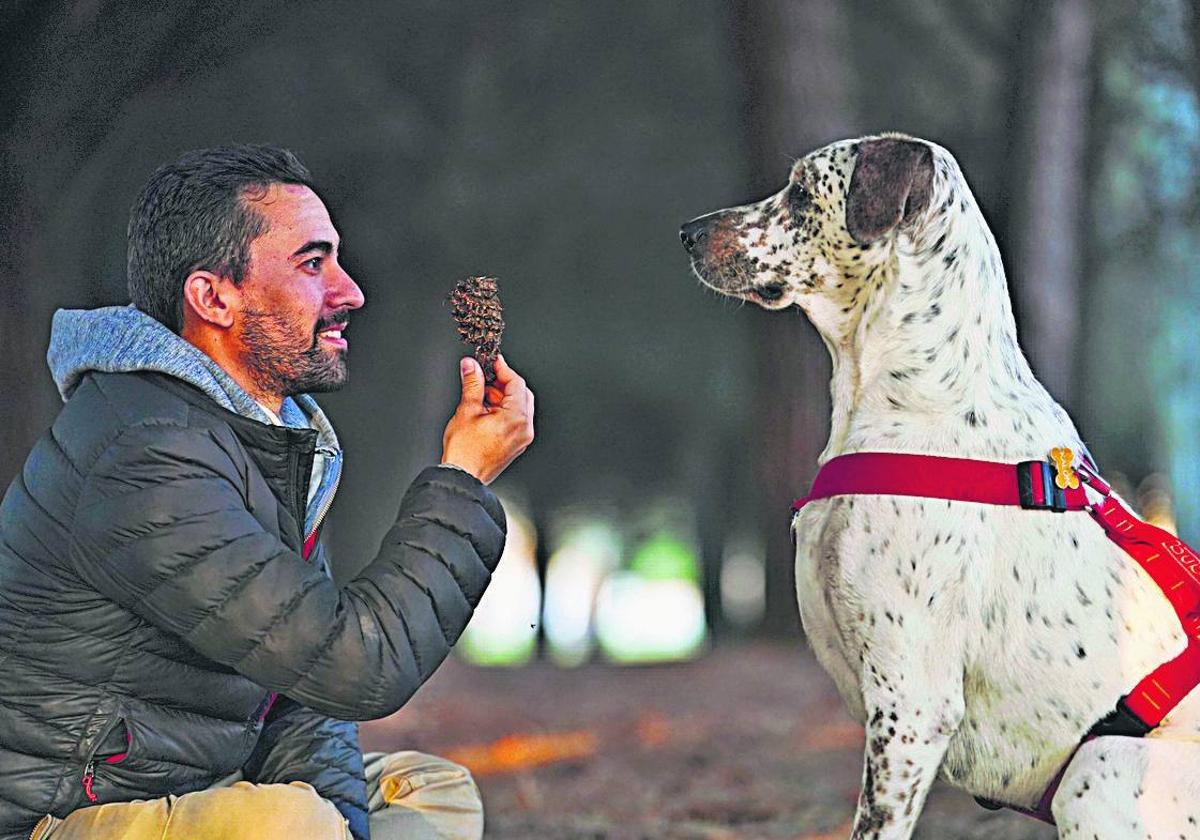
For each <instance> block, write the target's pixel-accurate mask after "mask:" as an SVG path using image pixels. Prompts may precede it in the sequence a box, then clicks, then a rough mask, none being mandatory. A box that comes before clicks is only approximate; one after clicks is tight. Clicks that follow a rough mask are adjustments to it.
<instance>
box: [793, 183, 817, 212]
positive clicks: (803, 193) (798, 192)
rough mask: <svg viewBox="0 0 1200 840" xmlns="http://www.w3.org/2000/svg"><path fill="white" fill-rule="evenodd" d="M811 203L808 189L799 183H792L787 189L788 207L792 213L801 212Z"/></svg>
mask: <svg viewBox="0 0 1200 840" xmlns="http://www.w3.org/2000/svg"><path fill="white" fill-rule="evenodd" d="M810 204H812V196H810V195H809V194H808V190H806V189H804V186H803V185H801V184H793V185H792V188H791V189H790V190H788V209H789V210H791V211H792V213H793V214H797V215H798V214H800V213H803V212H804V211H805V210H807V209H808V206H809V205H810Z"/></svg>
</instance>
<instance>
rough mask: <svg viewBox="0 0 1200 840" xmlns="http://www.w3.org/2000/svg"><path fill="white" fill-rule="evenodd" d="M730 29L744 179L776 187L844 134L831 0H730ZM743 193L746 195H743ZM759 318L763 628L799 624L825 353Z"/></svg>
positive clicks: (842, 76) (791, 329) (840, 25)
mask: <svg viewBox="0 0 1200 840" xmlns="http://www.w3.org/2000/svg"><path fill="white" fill-rule="evenodd" d="M733 28H734V32H735V36H736V38H737V48H738V53H739V58H740V63H741V66H742V67H743V68H744V72H745V84H746V106H747V111H748V113H747V120H746V124H747V125H748V126H749V131H750V135H749V138H748V143H749V149H750V154H751V159H752V162H753V166H752V170H751V171H752V181H753V184H752V186H753V188H754V190H755V191H756V192H760V193H767V192H772V191H775V190H777V189H780V188H782V186H783V183H784V180H785V179H786V177H787V171H788V166H789V164H790V163H791V161H792V160H793V159H794V158H795V157H797V156H799V155H803V154H805V153H807V152H808V151H810V150H812V149H814V148H816V147H818V146H821V145H823V144H825V143H827V142H830V141H832V140H836V139H839V138H841V137H844V136H846V135H847V134H849V133H850V131H849V129H850V120H849V119H848V117H847V114H848V112H849V109H848V102H847V99H848V94H847V89H848V87H849V78H848V75H847V74H848V73H849V70H850V67H849V64H848V62H847V61H846V58H845V56H846V55H847V49H846V48H847V44H846V38H845V24H844V20H843V14H842V8H841V6H840V4H839V3H837V2H836V0H797V2H787V0H762V2H752V1H751V0H740V2H738V3H737V4H735V11H734V20H733ZM748 198H749V197H748ZM755 315H756V316H757V318H758V320H759V322H760V323H759V325H758V334H759V336H760V341H759V342H758V347H757V354H758V364H757V370H758V396H757V400H756V402H757V406H756V408H757V411H756V416H757V418H758V422H759V424H760V425H759V428H758V429H757V430H756V435H757V436H756V438H755V440H754V441H753V442H752V446H753V448H754V451H756V452H757V453H758V463H757V465H756V466H757V469H756V472H757V474H758V476H759V482H758V488H757V492H758V498H759V499H760V504H759V505H758V506H757V511H756V514H757V515H758V516H759V517H761V522H762V527H763V529H764V532H765V533H766V535H767V539H766V551H767V556H766V587H767V603H766V615H765V619H764V630H765V632H767V633H769V634H772V635H784V634H787V635H791V634H793V633H794V632H795V631H796V629H797V628H798V626H799V621H798V615H797V612H796V595H795V591H796V589H795V557H794V552H793V549H792V546H791V539H790V532H789V530H788V527H787V526H788V519H787V510H788V504H789V503H790V502H791V500H792V499H793V498H795V497H796V496H800V495H803V493H804V492H805V491H806V490H807V488H808V485H809V483H810V481H811V480H812V477H813V475H814V474H815V472H816V461H817V456H818V455H819V454H820V452H821V450H822V449H823V448H824V446H825V443H826V441H827V439H828V437H829V412H830V399H829V376H830V364H829V355H828V352H827V351H826V349H825V347H824V345H823V344H822V343H821V341H820V339H819V338H818V337H817V334H816V332H815V330H813V328H812V327H811V326H810V325H809V324H808V323H807V322H806V321H805V320H804V319H803V317H802V316H801V315H800V314H799V313H798V312H796V311H795V310H791V311H789V312H786V313H778V312H761V313H755Z"/></svg>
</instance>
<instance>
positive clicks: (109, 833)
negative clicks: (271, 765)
mask: <svg viewBox="0 0 1200 840" xmlns="http://www.w3.org/2000/svg"><path fill="white" fill-rule="evenodd" d="M364 759H365V762H366V771H367V796H368V808H369V811H370V814H371V816H370V822H371V838H372V840H401V838H403V840H479V838H480V837H482V836H483V802H482V801H481V800H480V798H479V788H477V787H476V786H475V781H474V779H472V778H471V774H470V772H469V771H468V770H467V769H466V768H465V767H460V766H459V765H457V764H454V763H452V762H449V761H446V760H445V759H442V758H438V757H437V756H432V755H426V754H424V753H419V752H412V751H408V752H398V753H392V754H391V755H386V754H384V753H369V754H367V755H366V756H364ZM251 837H252V838H255V840H297V838H305V840H349V838H350V832H349V830H348V829H347V828H346V821H345V820H343V819H342V815H341V814H340V813H338V810H337V809H336V808H334V807H333V804H332V803H330V802H328V801H326V800H324V799H322V798H321V797H319V796H317V792H316V791H315V790H313V789H312V788H311V787H310V786H309V785H307V784H305V783H304V782H291V783H290V784H286V785H255V784H251V783H250V782H246V781H241V780H240V774H234V775H233V776H230V777H228V778H226V779H222V780H221V781H220V782H218V783H217V784H215V785H213V786H212V787H210V788H208V789H206V790H198V791H195V792H194V793H186V794H184V795H183V796H167V797H164V798H162V799H149V800H137V801H135V802H113V803H109V804H107V805H94V806H92V807H90V808H81V809H79V810H78V811H75V812H73V813H71V814H68V815H67V817H66V818H65V819H59V818H57V817H50V816H47V817H45V818H43V820H42V821H41V822H40V823H38V826H37V828H36V829H34V832H33V835H32V837H31V840H110V838H111V840H117V838H124V840H239V839H240V838H251Z"/></svg>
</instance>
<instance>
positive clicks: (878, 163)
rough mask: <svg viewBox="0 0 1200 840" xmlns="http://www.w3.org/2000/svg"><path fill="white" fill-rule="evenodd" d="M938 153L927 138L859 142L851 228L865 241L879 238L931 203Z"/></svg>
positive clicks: (848, 214) (849, 207) (849, 205)
mask: <svg viewBox="0 0 1200 840" xmlns="http://www.w3.org/2000/svg"><path fill="white" fill-rule="evenodd" d="M932 189H933V154H932V152H931V151H930V149H929V146H927V145H926V144H924V143H920V142H917V141H915V140H902V139H899V138H891V137H885V138H881V139H879V140H865V141H863V142H862V143H859V144H858V163H857V165H856V166H855V167H854V174H853V175H852V176H851V177H850V190H849V192H847V194H846V230H848V231H850V236H852V237H853V238H854V241H855V242H857V243H858V244H859V245H867V244H870V243H871V242H875V241H877V240H879V239H881V238H883V236H884V235H885V234H887V233H888V232H889V231H890V230H892V229H893V228H894V227H896V226H897V225H899V224H900V223H901V222H908V221H911V220H912V219H913V218H914V217H915V216H916V215H917V214H918V213H920V212H921V211H922V210H924V209H925V208H926V207H928V206H929V197H930V194H931V192H932Z"/></svg>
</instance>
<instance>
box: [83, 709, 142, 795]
mask: <svg viewBox="0 0 1200 840" xmlns="http://www.w3.org/2000/svg"><path fill="white" fill-rule="evenodd" d="M119 723H121V716H120V715H119V714H118V715H117V716H116V717H114V718H113V720H112V722H111V723H109V724H108V725H107V726H105V727H104V728H103V729H102V730H100V733H99V734H98V735H97V736H96V743H95V744H93V745H92V750H91V752H89V753H88V758H87V764H86V765H84V768H83V777H82V778H81V779H80V780H79V781H80V782H81V783H82V784H83V794H84V796H86V797H87V798H88V802H91V803H93V804H95V803H96V802H97V801H98V799H99V797H97V796H96V792H95V791H93V790H92V783H93V782H95V781H96V750H98V749H100V745H101V744H102V743H104V739H105V738H107V737H108V734H109V733H110V732H112V731H113V729H115V728H116V727H117V725H118V724H119ZM126 741H127V743H128V744H132V743H133V735H132V733H130V734H129V735H128V737H127V739H126ZM128 754H129V751H128V748H126V751H125V754H124V755H121V758H122V759H124V757H125V755H128ZM111 763H114V764H115V763H117V762H111Z"/></svg>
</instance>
